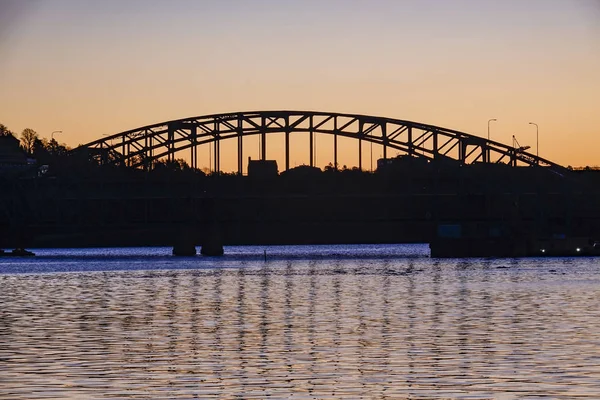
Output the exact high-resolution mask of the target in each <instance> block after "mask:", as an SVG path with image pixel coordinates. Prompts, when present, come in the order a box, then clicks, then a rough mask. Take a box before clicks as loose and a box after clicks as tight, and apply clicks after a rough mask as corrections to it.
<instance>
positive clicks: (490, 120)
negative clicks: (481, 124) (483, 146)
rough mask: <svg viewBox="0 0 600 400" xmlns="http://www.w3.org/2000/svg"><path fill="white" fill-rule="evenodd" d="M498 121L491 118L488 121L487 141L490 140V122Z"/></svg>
mask: <svg viewBox="0 0 600 400" xmlns="http://www.w3.org/2000/svg"><path fill="white" fill-rule="evenodd" d="M492 121H498V120H497V119H496V118H492V119H489V120H488V140H490V122H492Z"/></svg>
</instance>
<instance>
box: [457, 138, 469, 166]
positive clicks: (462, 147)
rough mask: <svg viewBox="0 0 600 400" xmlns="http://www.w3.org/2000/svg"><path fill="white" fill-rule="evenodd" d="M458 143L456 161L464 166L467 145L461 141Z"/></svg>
mask: <svg viewBox="0 0 600 400" xmlns="http://www.w3.org/2000/svg"><path fill="white" fill-rule="evenodd" d="M459 140H460V143H459V145H458V160H459V161H460V162H461V164H463V165H464V164H465V155H466V154H467V144H466V143H465V141H464V140H463V139H459Z"/></svg>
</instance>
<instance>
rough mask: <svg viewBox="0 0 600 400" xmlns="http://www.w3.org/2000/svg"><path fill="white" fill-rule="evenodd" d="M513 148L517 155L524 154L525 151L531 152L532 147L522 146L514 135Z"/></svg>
mask: <svg viewBox="0 0 600 400" xmlns="http://www.w3.org/2000/svg"><path fill="white" fill-rule="evenodd" d="M513 147H514V149H515V152H517V153H522V152H524V151H525V150H529V149H530V148H531V146H521V145H520V144H519V142H518V141H517V138H516V137H515V135H513Z"/></svg>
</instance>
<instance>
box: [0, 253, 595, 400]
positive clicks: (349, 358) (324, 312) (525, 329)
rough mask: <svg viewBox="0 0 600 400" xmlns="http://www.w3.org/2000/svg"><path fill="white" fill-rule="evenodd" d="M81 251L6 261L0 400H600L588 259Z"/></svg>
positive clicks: (0, 291)
mask: <svg viewBox="0 0 600 400" xmlns="http://www.w3.org/2000/svg"><path fill="white" fill-rule="evenodd" d="M338 247H339V246H338ZM417 247H418V246H417ZM413 250H414V249H413ZM425 250H426V247H425ZM48 251H49V252H51V251H50V250H48ZM79 251H80V252H82V253H79V254H71V255H64V254H62V255H61V254H59V253H55V254H46V255H41V257H39V258H37V257H36V258H34V259H27V260H22V261H16V260H9V261H7V260H6V259H3V260H1V261H0V265H1V267H0V268H2V271H3V272H4V274H0V303H1V304H2V308H0V367H1V369H2V374H0V397H1V398H22V399H32V398H44V397H55V398H69V397H71V398H100V397H102V398H103V397H119V398H149V397H150V398H157V397H163V398H178V397H181V398H194V397H196V398H202V397H211V396H212V397H235V396H237V397H241V398H249V397H265V396H267V395H270V396H273V397H280V398H289V397H311V396H312V397H316V398H324V397H330V398H356V397H361V396H362V397H367V398H385V397H390V398H398V397H400V398H407V397H413V398H414V397H426V398H431V397H437V398H447V397H453V398H454V397H460V396H468V395H469V396H475V397H479V398H489V397H499V396H504V398H518V397H523V396H550V397H561V396H562V397H565V398H567V397H572V396H576V395H580V396H587V397H589V398H597V397H599V396H600V389H598V388H599V387H600V386H598V384H597V383H598V380H599V378H600V367H599V365H600V363H599V361H600V358H599V357H598V354H599V353H600V352H599V349H600V347H599V344H600V322H599V321H600V319H599V318H598V317H600V311H599V309H598V307H597V304H598V295H599V293H600V291H599V290H598V289H599V288H600V285H599V282H600V281H599V280H598V274H599V273H600V265H599V264H598V261H596V260H595V259H571V260H568V259H539V260H534V259H527V260H432V259H429V258H426V257H422V256H417V255H415V254H412V255H411V256H410V257H399V256H397V257H392V256H391V255H390V256H384V257H380V258H376V257H374V256H373V257H367V256H365V257H364V258H357V259H353V258H351V257H337V258H336V257H330V258H327V257H325V256H324V255H323V256H322V257H315V259H310V258H311V257H310V256H309V255H307V254H308V253H310V251H313V250H312V249H311V250H307V249H306V248H301V247H298V248H295V249H294V251H295V252H296V253H295V256H294V257H290V258H288V259H286V258H285V257H283V254H282V255H281V256H280V257H273V259H272V260H269V258H268V260H267V262H266V263H265V262H264V260H263V261H260V260H254V259H252V258H251V257H250V256H249V255H247V256H246V255H243V254H245V253H244V252H246V253H251V252H252V251H254V250H253V249H252V248H246V249H244V248H240V249H239V251H240V253H241V254H242V255H240V254H238V255H236V256H235V257H231V258H229V259H228V258H225V259H220V260H217V261H210V262H211V263H213V264H214V266H215V267H213V268H209V267H208V264H207V263H209V261H207V259H202V258H199V259H200V260H199V261H198V260H192V261H184V263H185V262H198V263H200V264H201V267H200V268H199V269H191V268H190V269H184V270H182V269H171V268H169V264H168V263H167V262H171V261H170V260H171V259H170V258H169V257H168V256H166V255H161V254H154V255H152V256H143V255H140V254H114V255H113V256H110V257H105V258H106V261H105V264H106V265H109V264H121V266H120V268H117V265H111V266H110V268H106V269H105V270H99V269H101V268H97V265H96V264H97V263H98V264H102V257H101V256H99V255H96V254H95V253H94V252H93V251H92V252H90V253H86V251H85V250H79ZM115 251H117V253H118V252H119V251H125V250H115ZM127 251H132V250H127ZM135 251H137V250H135ZM153 251H157V252H159V251H161V250H156V249H155V250H153ZM337 251H338V252H340V253H344V252H346V253H351V252H352V251H354V250H349V249H343V248H338V249H337ZM369 251H370V250H365V249H363V250H362V253H363V254H366V253H368V252H369ZM388 251H389V252H390V253H391V250H389V249H388ZM394 251H398V249H397V248H396V250H394ZM57 252H58V251H57ZM260 253H262V248H261V251H260ZM300 253H305V256H303V257H301V256H300ZM260 255H262V254H260ZM46 260H47V261H48V263H49V264H51V265H53V267H49V266H46V267H44V268H46V269H44V268H43V267H42V266H41V264H44V263H45V262H46ZM69 260H70V261H69ZM132 261H134V262H135V263H138V262H139V263H143V264H144V265H145V269H142V268H138V267H140V266H138V265H137V264H135V266H134V267H133V268H131V263H132ZM61 262H65V263H69V262H76V263H79V264H78V267H77V268H72V270H73V271H77V272H69V273H62V272H53V273H44V274H37V273H33V272H32V271H33V270H35V269H36V268H37V270H40V271H43V272H49V271H51V270H52V269H54V270H57V269H58V268H57V267H56V266H57V265H59V264H60V263H61ZM18 263H21V264H20V266H19V264H18ZM31 264H40V265H38V267H35V268H34V267H32V265H31ZM90 265H92V266H91V267H90ZM88 267H89V268H90V271H82V270H85V269H86V268H88ZM8 268H18V269H19V270H20V271H22V272H23V273H7V271H6V270H7V269H8ZM117 269H120V270H117ZM128 269H129V270H128Z"/></svg>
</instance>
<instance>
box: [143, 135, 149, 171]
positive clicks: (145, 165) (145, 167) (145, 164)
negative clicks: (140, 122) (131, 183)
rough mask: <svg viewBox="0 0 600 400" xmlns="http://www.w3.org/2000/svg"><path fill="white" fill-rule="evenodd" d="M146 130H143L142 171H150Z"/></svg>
mask: <svg viewBox="0 0 600 400" xmlns="http://www.w3.org/2000/svg"><path fill="white" fill-rule="evenodd" d="M148 140H149V139H148V131H146V132H144V171H150V164H149V162H148V160H150V159H149V158H148V151H149V149H148Z"/></svg>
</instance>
